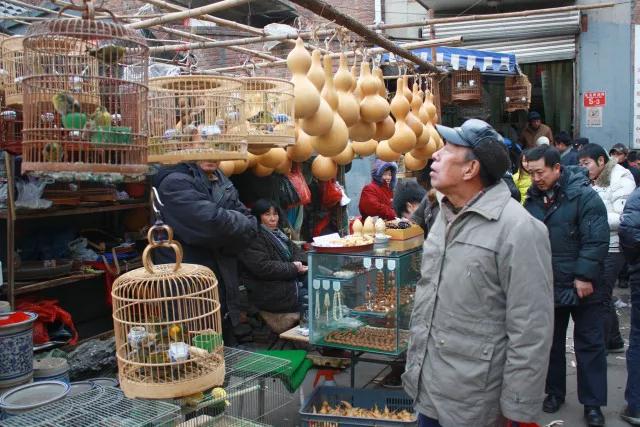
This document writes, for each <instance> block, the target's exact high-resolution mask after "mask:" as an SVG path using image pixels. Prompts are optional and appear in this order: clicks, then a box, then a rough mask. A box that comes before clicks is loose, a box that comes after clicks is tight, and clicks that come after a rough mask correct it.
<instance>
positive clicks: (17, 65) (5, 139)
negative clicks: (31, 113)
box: [0, 37, 24, 155]
mask: <svg viewBox="0 0 640 427" xmlns="http://www.w3.org/2000/svg"><path fill="white" fill-rule="evenodd" d="M23 40H24V37H10V38H6V39H4V40H0V68H1V69H2V71H1V73H0V74H1V75H0V78H1V86H2V90H3V91H4V96H3V101H2V102H0V150H5V151H8V152H10V153H11V154H16V155H20V154H22V104H23V99H22V79H23V78H24V63H23V48H22V42H23Z"/></svg>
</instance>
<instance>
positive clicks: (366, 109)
mask: <svg viewBox="0 0 640 427" xmlns="http://www.w3.org/2000/svg"><path fill="white" fill-rule="evenodd" d="M360 80H361V83H360V89H361V91H362V101H360V117H361V119H362V121H365V122H368V123H376V122H380V121H382V120H384V119H385V118H386V117H387V116H388V115H389V103H388V102H387V100H386V99H384V98H383V97H381V96H380V95H379V94H378V83H379V80H378V78H377V77H375V76H373V75H372V74H371V69H370V68H369V63H368V62H363V63H362V65H361V67H360Z"/></svg>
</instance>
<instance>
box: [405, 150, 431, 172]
mask: <svg viewBox="0 0 640 427" xmlns="http://www.w3.org/2000/svg"><path fill="white" fill-rule="evenodd" d="M404 166H405V167H406V168H407V169H409V170H412V171H419V170H422V169H424V168H425V167H426V166H427V159H417V158H415V157H413V155H412V154H411V152H408V153H407V154H405V155H404Z"/></svg>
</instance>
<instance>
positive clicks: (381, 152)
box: [376, 140, 400, 162]
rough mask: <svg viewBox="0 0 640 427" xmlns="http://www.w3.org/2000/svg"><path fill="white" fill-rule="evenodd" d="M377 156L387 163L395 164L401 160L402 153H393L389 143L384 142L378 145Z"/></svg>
mask: <svg viewBox="0 0 640 427" xmlns="http://www.w3.org/2000/svg"><path fill="white" fill-rule="evenodd" d="M376 156H377V157H378V158H379V159H380V160H384V161H385V162H395V161H396V160H398V159H399V158H400V153H398V152H396V151H393V150H392V149H391V147H389V141H387V140H384V141H380V142H379V143H378V146H377V147H376Z"/></svg>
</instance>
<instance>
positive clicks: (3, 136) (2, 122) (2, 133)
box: [0, 106, 22, 155]
mask: <svg viewBox="0 0 640 427" xmlns="http://www.w3.org/2000/svg"><path fill="white" fill-rule="evenodd" d="M0 150H4V151H8V152H10V153H11V154H15V155H20V154H22V109H21V108H19V107H17V106H16V108H2V109H0Z"/></svg>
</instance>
